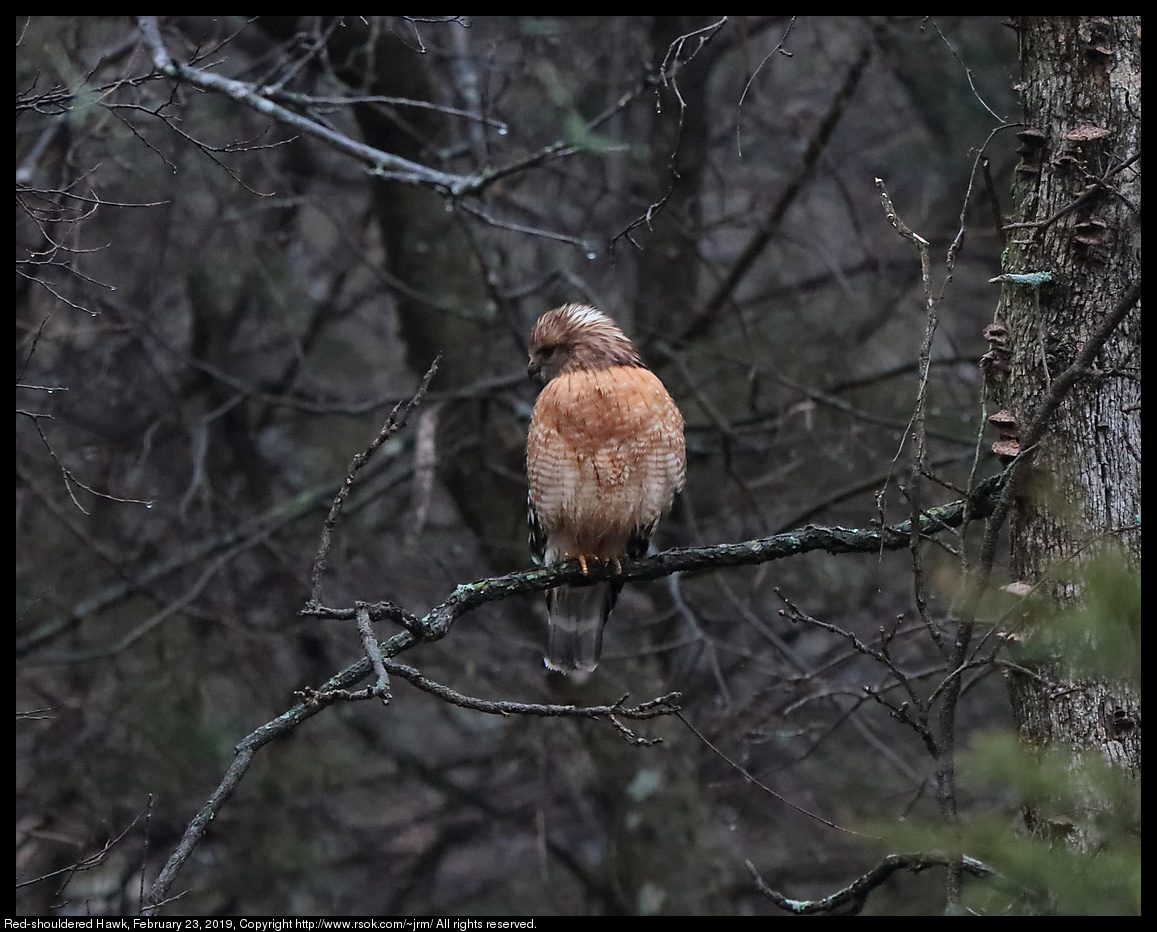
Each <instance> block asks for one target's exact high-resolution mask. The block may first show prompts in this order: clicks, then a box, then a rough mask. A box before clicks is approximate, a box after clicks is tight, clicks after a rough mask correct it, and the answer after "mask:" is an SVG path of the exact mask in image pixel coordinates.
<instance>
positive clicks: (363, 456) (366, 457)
mask: <svg viewBox="0 0 1157 932" xmlns="http://www.w3.org/2000/svg"><path fill="white" fill-rule="evenodd" d="M441 361H442V354H441V353H439V354H438V355H437V356H436V357H435V359H434V361H433V362H432V363H430V368H429V369H427V370H426V374H425V375H424V376H422V384H421V385H419V386H418V390H417V391H416V392H414V396H413V397H412V398H411V399H410V400H409V401H408V402H407V403H406V406H405V408H403V407H402V403H401V402H400V401H399V402H398V403H397V404H396V405H394V410H392V411H391V412H390V416H389V417H388V418H386V423H385V424H384V425H382V429H381V430H380V431H378V435H377V436H376V437H375V438H374V439H373V440H372V441H371V442H370V445H369V446H368V447H366V449H365V450H363V451H362V452H361V453H359V454H357V456H355V457H354V458H353V460H352V461H351V462H350V468H349V470H348V471H347V472H346V477H345V481H344V482H343V483H342V486H341V488H340V489H339V490H338V493H337V496H336V497H335V498H334V500H333V507H331V508H330V510H329V514H328V515H327V516H326V519H325V524H324V525H323V527H322V530H321V545H320V546H319V547H318V551H317V557H316V558H315V559H314V562H313V569H312V570H311V571H310V574H309V604H310V605H316V604H317V602H318V598H319V596H320V595H321V572H322V570H323V569H324V568H325V558H326V555H327V554H328V553H329V548H330V544H331V543H332V537H333V529H334V526H335V525H336V524H337V519H338V516H339V515H340V514H341V509H342V505H344V504H345V500H346V498H348V497H349V493H350V489H352V488H353V484H354V476H355V475H357V473H358V470H360V469H361V468H362V467H363V466H365V465H366V463H368V462H369V461H370V457H371V456H373V455H374V451H375V450H377V448H378V447H380V446H381V445H382V444H383V443H385V442H386V441H387V440H389V439H390V437H392V436H393V435H394V434H396V433H397V432H398V431H399V430H401V429H402V428H403V427H405V426H406V420H407V419H408V418H409V416H410V412H411V411H413V410H414V408H416V407H417V406H418V405H419V404H421V403H422V399H423V398H424V397H425V395H426V390H427V389H428V388H429V387H430V380H431V379H432V378H434V373H436V372H437V371H438V364H439V363H440V362H441ZM399 411H401V414H400V415H399V413H398V412H399Z"/></svg>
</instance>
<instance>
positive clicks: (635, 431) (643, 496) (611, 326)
mask: <svg viewBox="0 0 1157 932" xmlns="http://www.w3.org/2000/svg"><path fill="white" fill-rule="evenodd" d="M527 372H528V373H529V374H530V375H531V376H535V377H538V378H539V379H540V380H541V381H543V382H545V383H546V386H545V388H543V390H542V393H541V394H540V395H539V396H538V401H537V403H536V404H535V406H534V416H533V418H531V421H530V436H529V438H528V439H527V444H526V473H527V477H528V478H529V479H530V496H529V520H530V549H531V552H532V554H533V555H534V559H535V562H536V563H540V564H550V563H561V562H564V561H566V560H579V561H580V562H581V563H582V564H583V566H584V568H585V567H586V564H587V563H588V562H590V561H596V560H597V561H604V562H607V561H609V562H612V563H617V562H618V561H619V560H621V559H623V558H625V557H637V556H642V555H643V554H644V553H646V552H647V546H648V544H649V543H650V540H651V535H652V534H653V533H654V531H655V526H656V525H657V524H658V523H659V518H661V517H662V516H663V513H664V512H666V511H667V509H669V508H670V507H671V502H672V500H673V499H674V497H675V493H676V492H678V491H680V490H681V489H682V488H683V482H684V478H685V475H686V465H687V454H686V449H685V448H684V445H683V415H682V414H680V413H679V409H678V408H677V407H676V406H675V402H674V401H672V400H671V396H670V395H668V394H667V390H666V389H665V388H664V387H663V383H662V382H660V381H659V379H658V377H657V376H656V375H655V374H654V373H653V372H651V371H650V370H649V369H647V368H646V367H645V366H644V365H643V361H642V360H641V359H640V358H639V354H638V352H637V351H636V350H635V347H634V345H633V344H632V343H631V341H630V340H629V339H627V337H626V335H625V334H624V333H623V331H621V330H620V329H619V328H618V327H616V326H615V322H614V321H613V320H611V319H610V318H609V317H607V316H606V315H605V314H603V313H602V312H601V311H597V310H595V309H594V308H593V307H588V306H586V305H583V304H567V305H564V306H563V307H560V308H556V309H555V310H553V311H550V312H548V313H546V314H544V315H543V316H542V317H540V318H539V320H538V323H536V324H535V325H534V329H533V330H532V331H531V333H530V364H529V365H528V366H527ZM622 587H623V584H622V583H621V582H617V581H613V580H612V581H607V582H598V583H579V584H577V585H567V586H560V587H558V588H556V589H552V590H549V591H548V592H547V608H548V609H549V612H550V628H549V633H548V635H547V647H546V665H547V667H549V668H550V669H551V670H558V671H560V672H562V673H566V672H569V671H584V672H589V671H590V670H593V669H594V668H595V666H596V664H597V663H598V660H599V651H600V649H601V647H602V640H603V625H604V624H605V623H606V620H607V616H608V615H609V614H610V612H611V609H612V608H613V607H614V605H615V600H616V599H617V598H618V595H619V591H620V590H621V589H622Z"/></svg>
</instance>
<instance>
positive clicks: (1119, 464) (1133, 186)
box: [998, 16, 1141, 847]
mask: <svg viewBox="0 0 1157 932" xmlns="http://www.w3.org/2000/svg"><path fill="white" fill-rule="evenodd" d="M1018 29H1019V33H1020V47H1021V67H1022V82H1023V83H1022V90H1021V94H1022V100H1023V106H1024V120H1025V125H1024V127H1023V128H1022V129H1021V131H1020V132H1019V134H1018V138H1019V139H1020V141H1021V145H1020V147H1019V149H1018V151H1019V152H1020V154H1021V157H1022V158H1021V162H1020V164H1019V165H1018V166H1017V169H1016V182H1015V184H1014V190H1013V199H1014V203H1013V216H1012V218H1011V220H1012V221H1013V225H1012V227H1011V228H1008V227H1006V229H1008V230H1009V233H1008V239H1009V245H1008V248H1007V249H1006V251H1005V254H1004V269H1003V271H1004V272H1005V273H1026V272H1038V273H1050V274H1049V276H1048V279H1047V280H1042V279H1034V280H1030V281H1029V282H1027V283H1026V282H1008V283H1006V284H1005V285H1004V294H1003V297H1002V300H1001V309H1000V311H999V312H998V318H1000V320H1001V321H1003V323H1004V325H1005V326H1006V328H1007V334H1008V349H1009V355H1008V369H1007V374H1006V375H1005V376H1004V377H1003V378H1004V379H1006V381H1002V383H1001V384H1000V385H999V389H998V396H999V400H1000V401H1001V403H1002V404H1003V405H1005V406H1007V407H1008V408H1010V409H1011V411H1012V413H1013V415H1014V416H1015V418H1016V419H1017V420H1018V421H1019V424H1020V425H1021V426H1022V427H1024V426H1027V421H1028V420H1029V419H1030V418H1031V416H1032V414H1033V412H1034V411H1035V410H1037V407H1038V405H1039V404H1040V403H1041V402H1042V400H1044V399H1046V398H1048V397H1049V394H1050V392H1051V391H1052V390H1053V386H1054V381H1055V380H1056V379H1057V378H1058V376H1059V375H1060V374H1061V373H1062V372H1064V371H1065V369H1067V368H1068V367H1069V366H1070V365H1071V364H1072V363H1073V361H1074V360H1075V359H1076V357H1077V355H1078V353H1079V352H1080V350H1081V349H1082V347H1083V346H1085V344H1086V342H1087V341H1088V340H1089V338H1090V336H1091V335H1092V334H1093V332H1094V330H1095V329H1096V328H1097V326H1098V325H1099V324H1100V323H1101V322H1102V321H1104V320H1105V319H1106V317H1107V315H1108V314H1109V313H1110V312H1111V311H1112V310H1113V308H1114V307H1116V306H1118V305H1120V304H1121V302H1122V300H1123V298H1124V297H1125V296H1126V295H1127V293H1129V291H1130V289H1131V288H1134V287H1139V283H1140V276H1141V221H1140V203H1141V164H1140V159H1139V155H1140V149H1141V113H1140V109H1141V96H1140V89H1141V39H1140V30H1141V26H1140V18H1139V17H1127V16H1122V17H1095V16H1086V17H1024V18H1022V19H1021V20H1020V21H1019V23H1018ZM1135 157H1137V158H1135ZM1035 282H1040V283H1035ZM1138 295H1139V292H1138ZM1140 365H1141V307H1140V301H1139V297H1138V300H1137V301H1136V302H1135V303H1134V305H1133V307H1132V308H1131V309H1130V310H1129V311H1128V313H1127V314H1126V315H1125V317H1124V320H1123V321H1122V322H1121V324H1120V325H1119V326H1118V327H1117V328H1116V329H1115V330H1114V331H1113V332H1112V334H1111V335H1110V336H1109V338H1108V340H1107V341H1106V342H1105V344H1104V346H1103V348H1102V349H1101V350H1100V352H1099V353H1098V354H1097V355H1096V357H1095V360H1094V361H1093V363H1092V365H1091V367H1090V368H1089V370H1088V371H1087V372H1086V374H1085V375H1084V377H1083V378H1081V379H1079V380H1078V381H1077V383H1076V384H1075V386H1074V387H1073V388H1072V390H1071V391H1069V392H1068V393H1067V395H1065V397H1064V398H1063V400H1061V402H1060V404H1059V405H1058V407H1057V408H1056V411H1055V412H1054V413H1053V415H1052V417H1051V419H1050V421H1049V422H1048V426H1047V430H1046V432H1045V434H1044V436H1043V439H1042V440H1041V442H1040V443H1039V445H1038V447H1037V449H1036V450H1035V451H1033V456H1034V459H1033V461H1032V464H1031V471H1030V473H1029V475H1028V478H1027V481H1025V483H1024V484H1023V487H1022V488H1021V489H1020V490H1019V492H1020V496H1019V498H1018V501H1017V506H1016V508H1015V510H1014V513H1013V516H1012V524H1011V561H1012V572H1013V574H1014V579H1017V580H1020V581H1023V582H1026V583H1029V584H1030V585H1033V586H1036V587H1037V589H1036V592H1037V594H1038V595H1039V596H1043V597H1044V599H1045V601H1046V602H1047V603H1048V604H1049V605H1050V606H1051V607H1050V610H1049V611H1050V612H1059V611H1062V610H1065V609H1071V608H1074V607H1077V606H1079V605H1080V604H1081V602H1082V599H1083V591H1084V590H1083V588H1082V580H1083V578H1084V577H1083V569H1085V568H1087V567H1088V566H1089V564H1090V562H1091V561H1092V560H1093V559H1094V558H1098V557H1106V556H1108V557H1109V558H1111V559H1113V560H1115V561H1120V562H1121V563H1122V564H1123V565H1124V566H1126V567H1131V568H1133V569H1137V568H1139V566H1140V560H1141V533H1140V520H1141V519H1140V515H1141V461H1140V451H1141V402H1140V398H1141V394H1140ZM1088 637H1089V638H1090V640H1092V641H1095V639H1096V637H1097V635H1096V634H1095V633H1092V632H1090V633H1089V635H1088ZM1094 646H1095V644H1094ZM1036 672H1037V673H1039V674H1040V676H1039V677H1033V676H1016V677H1014V678H1013V680H1012V683H1011V690H1012V701H1013V707H1014V712H1015V715H1016V719H1017V724H1018V726H1019V729H1020V734H1021V736H1022V738H1023V739H1025V741H1026V742H1027V743H1028V744H1029V745H1030V746H1034V747H1043V746H1046V745H1051V744H1058V745H1059V746H1062V747H1066V748H1069V749H1072V750H1073V751H1074V752H1075V754H1074V758H1073V759H1074V760H1079V759H1081V757H1082V756H1083V755H1084V754H1087V753H1089V752H1099V753H1100V754H1102V755H1104V756H1105V757H1106V758H1107V759H1109V760H1110V761H1112V762H1114V763H1116V764H1118V765H1120V766H1121V767H1124V768H1126V769H1127V770H1128V771H1129V772H1131V773H1132V774H1134V775H1136V776H1138V777H1139V776H1140V772H1141V736H1140V727H1139V725H1140V712H1141V710H1140V693H1139V689H1138V688H1137V686H1136V684H1135V683H1133V682H1130V678H1129V677H1127V676H1124V675H1122V677H1121V678H1120V679H1119V680H1115V679H1112V678H1105V677H1101V676H1098V677H1095V678H1088V677H1084V676H1080V675H1079V674H1077V675H1068V674H1066V671H1065V668H1064V666H1063V665H1062V664H1061V663H1060V661H1059V658H1058V660H1057V662H1056V663H1051V664H1046V665H1045V666H1044V667H1042V668H1041V669H1038V670H1037V671H1036ZM1093 805H1094V804H1092V803H1091V804H1090V806H1093ZM1039 816H1040V814H1039V813H1038V814H1035V815H1031V816H1030V818H1029V823H1030V827H1031V828H1033V829H1034V830H1037V831H1041V830H1042V829H1041V826H1042V825H1043V824H1044V820H1042V819H1041V818H1039ZM1087 819H1088V813H1087V812H1086V813H1066V814H1064V815H1063V816H1061V817H1060V821H1062V822H1064V823H1065V824H1066V825H1067V824H1068V823H1070V822H1071V824H1072V826H1073V829H1074V831H1073V833H1072V835H1071V841H1073V842H1074V843H1075V844H1077V845H1078V847H1083V846H1084V845H1085V844H1087V841H1088V835H1087V833H1086V832H1084V831H1083V830H1082V827H1083V824H1084V823H1087ZM1052 821H1053V823H1054V824H1055V823H1056V822H1057V818H1054V819H1053V820H1052Z"/></svg>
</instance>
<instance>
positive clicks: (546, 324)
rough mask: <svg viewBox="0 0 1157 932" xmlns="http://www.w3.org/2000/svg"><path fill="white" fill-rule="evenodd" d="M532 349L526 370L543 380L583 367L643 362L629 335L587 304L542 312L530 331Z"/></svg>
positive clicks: (606, 366)
mask: <svg viewBox="0 0 1157 932" xmlns="http://www.w3.org/2000/svg"><path fill="white" fill-rule="evenodd" d="M529 348H530V362H529V363H528V364H527V367H526V372H527V374H528V375H530V376H531V377H532V378H537V379H539V380H540V381H542V382H543V383H546V382H549V381H550V380H551V379H553V378H554V377H555V376H557V375H561V374H562V373H564V372H576V371H578V370H580V369H609V368H611V367H612V366H642V365H643V361H642V360H641V359H640V358H639V353H638V351H637V350H636V349H635V347H634V344H632V343H631V341H630V340H629V339H627V335H626V334H625V333H623V331H622V330H620V329H619V328H618V327H617V326H615V322H614V321H613V320H611V319H610V318H609V317H607V315H606V314H604V313H603V312H602V311H599V310H596V309H595V308H593V307H591V306H590V305H587V304H564V305H563V306H562V307H558V308H555V309H554V310H553V311H547V312H546V313H545V314H543V315H542V316H541V317H540V318H539V319H538V322H537V323H536V324H535V325H534V329H533V330H531V331H530V347H529Z"/></svg>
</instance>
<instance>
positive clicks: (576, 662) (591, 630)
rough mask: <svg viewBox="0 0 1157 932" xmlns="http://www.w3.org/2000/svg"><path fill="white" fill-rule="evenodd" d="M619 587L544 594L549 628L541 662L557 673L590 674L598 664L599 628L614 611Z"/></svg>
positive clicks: (570, 588) (609, 584)
mask: <svg viewBox="0 0 1157 932" xmlns="http://www.w3.org/2000/svg"><path fill="white" fill-rule="evenodd" d="M621 589H622V584H621V583H614V582H599V583H591V584H589V585H578V586H559V587H558V588H557V589H552V590H550V591H549V592H548V593H547V602H546V604H547V608H548V609H549V611H550V627H549V629H548V631H547V638H546V657H545V658H544V659H545V662H546V666H547V668H548V669H551V670H556V671H558V672H559V673H590V671H591V670H593V669H594V668H595V667H596V666H598V663H599V653H600V652H601V651H602V647H603V625H605V624H606V623H607V616H608V615H610V613H611V609H612V608H614V607H615V601H616V600H617V599H618V597H619V591H620V590H621Z"/></svg>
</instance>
